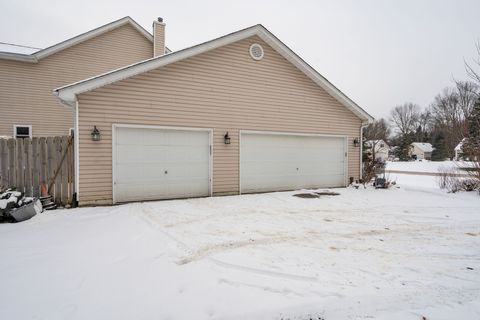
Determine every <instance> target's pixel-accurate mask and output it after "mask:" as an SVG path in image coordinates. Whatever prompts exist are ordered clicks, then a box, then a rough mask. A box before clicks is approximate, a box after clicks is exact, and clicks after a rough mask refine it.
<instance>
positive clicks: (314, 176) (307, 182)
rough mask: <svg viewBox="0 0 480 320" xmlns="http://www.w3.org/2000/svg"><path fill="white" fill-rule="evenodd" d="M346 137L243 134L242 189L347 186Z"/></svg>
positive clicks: (267, 189) (270, 189) (251, 190)
mask: <svg viewBox="0 0 480 320" xmlns="http://www.w3.org/2000/svg"><path fill="white" fill-rule="evenodd" d="M344 142H345V140H344V138H342V137H338V138H337V137H319V136H305V135H283V134H262V133H242V134H241V147H240V148H241V150H240V152H241V170H240V175H241V178H240V179H241V189H242V190H241V191H242V192H244V193H248V192H262V191H275V190H292V189H298V188H313V187H336V186H344V185H345V155H344Z"/></svg>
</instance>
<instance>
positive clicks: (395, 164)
mask: <svg viewBox="0 0 480 320" xmlns="http://www.w3.org/2000/svg"><path fill="white" fill-rule="evenodd" d="M468 166H471V163H470V162H465V161H428V160H422V161H388V162H387V167H386V169H387V170H396V171H409V172H425V173H438V172H439V171H440V170H444V169H449V170H456V171H458V173H465V172H464V171H463V170H459V168H462V167H468Z"/></svg>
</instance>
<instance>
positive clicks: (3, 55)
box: [0, 16, 153, 63]
mask: <svg viewBox="0 0 480 320" xmlns="http://www.w3.org/2000/svg"><path fill="white" fill-rule="evenodd" d="M125 24H130V25H131V26H132V27H133V28H135V29H136V30H137V31H138V32H139V33H141V34H142V35H143V36H144V37H145V38H147V39H148V40H149V41H150V42H152V43H153V36H152V35H151V34H150V33H149V32H148V31H147V30H145V29H144V28H143V27H142V26H141V25H139V24H138V23H137V22H136V21H135V20H133V19H132V18H130V17H128V16H127V17H124V18H121V19H118V20H116V21H113V22H110V23H107V24H105V25H103V26H101V27H98V28H95V29H93V30H90V31H87V32H85V33H82V34H80V35H78V36H76V37H73V38H70V39H68V40H65V41H62V42H60V43H57V44H55V45H53V46H50V47H48V48H45V49H42V50H39V51H37V52H35V53H32V54H20V53H11V52H0V59H8V60H17V61H24V62H32V63H36V62H38V60H40V59H43V58H46V57H48V56H50V55H52V54H54V53H57V52H59V51H61V50H64V49H67V48H70V47H72V46H74V45H76V44H78V43H81V42H83V41H86V40H89V39H92V38H94V37H97V36H99V35H101V34H103V33H106V32H108V31H111V30H114V29H116V28H118V27H121V26H123V25H125Z"/></svg>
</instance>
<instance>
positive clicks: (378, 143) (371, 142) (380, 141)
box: [365, 139, 390, 149]
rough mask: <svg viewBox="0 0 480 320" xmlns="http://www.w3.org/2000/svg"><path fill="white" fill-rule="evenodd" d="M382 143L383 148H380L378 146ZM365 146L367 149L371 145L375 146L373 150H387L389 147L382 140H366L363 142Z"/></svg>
mask: <svg viewBox="0 0 480 320" xmlns="http://www.w3.org/2000/svg"><path fill="white" fill-rule="evenodd" d="M382 143H383V144H384V146H383V147H380V145H381V144H382ZM365 145H366V146H367V147H372V146H373V145H375V149H380V148H387V149H389V148H390V147H389V145H388V144H387V143H386V142H385V141H383V140H382V139H380V140H367V141H365Z"/></svg>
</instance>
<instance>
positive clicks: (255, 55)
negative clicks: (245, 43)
mask: <svg viewBox="0 0 480 320" xmlns="http://www.w3.org/2000/svg"><path fill="white" fill-rule="evenodd" d="M248 51H249V52H250V56H251V57H252V59H254V60H261V59H262V58H263V48H262V46H261V45H259V44H258V43H254V44H252V45H251V46H250V49H249V50H248Z"/></svg>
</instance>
